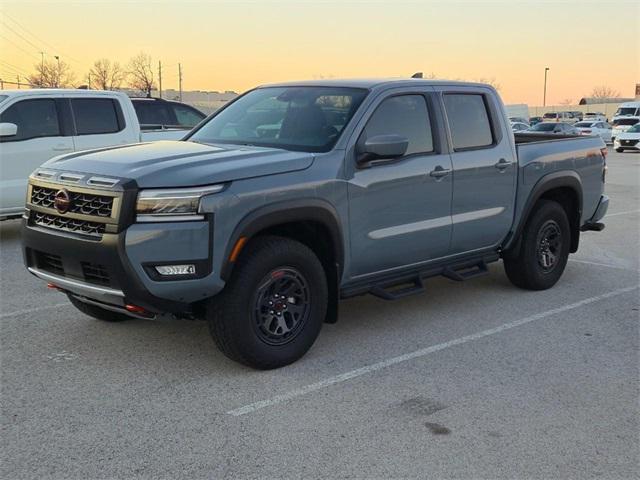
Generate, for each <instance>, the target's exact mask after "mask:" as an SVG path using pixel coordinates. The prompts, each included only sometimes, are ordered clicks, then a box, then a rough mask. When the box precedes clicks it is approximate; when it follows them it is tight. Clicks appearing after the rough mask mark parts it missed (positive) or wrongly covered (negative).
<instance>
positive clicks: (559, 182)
mask: <svg viewBox="0 0 640 480" xmlns="http://www.w3.org/2000/svg"><path fill="white" fill-rule="evenodd" d="M606 152H607V150H606V148H605V145H604V143H603V141H602V139H601V138H600V137H596V136H584V137H581V136H567V135H557V134H553V135H548V134H545V133H536V132H526V133H516V134H515V135H514V134H513V133H512V132H511V129H510V126H509V120H508V118H507V116H506V114H505V111H504V107H503V104H502V102H501V100H500V98H499V96H498V94H497V92H496V91H495V89H494V88H492V87H491V86H489V85H484V84H475V83H462V82H447V81H442V82H438V81H432V80H422V79H407V80H398V79H395V80H349V81H339V80H323V81H314V82H302V83H283V84H276V85H269V86H263V87H259V88H256V89H253V90H251V91H249V92H247V93H245V94H244V95H242V96H240V97H238V98H237V99H236V100H234V101H233V102H231V103H229V104H228V105H226V106H225V107H224V108H222V109H221V110H219V111H218V112H216V113H215V114H214V115H212V116H211V117H209V118H208V120H207V121H205V122H203V123H201V124H200V125H199V126H198V127H196V129H194V131H192V132H191V133H190V134H189V135H188V136H187V137H186V138H185V139H184V140H183V141H165V142H155V143H151V144H143V145H133V146H126V147H115V148H106V149H99V150H95V151H91V152H80V153H70V154H66V155H62V156H59V157H56V158H54V159H52V160H50V161H49V162H47V163H46V164H45V165H43V166H42V167H41V168H39V169H37V170H36V171H35V172H34V173H33V174H32V175H31V178H30V181H29V192H28V197H27V199H28V201H27V205H26V211H25V214H24V218H23V231H22V239H23V248H24V259H25V263H26V267H27V268H28V270H29V271H30V272H31V273H32V274H33V275H35V276H36V277H38V278H40V279H41V280H43V281H44V282H46V283H48V284H49V287H51V288H54V289H58V290H60V291H61V292H62V293H64V294H65V295H67V296H68V298H69V300H70V301H71V303H72V304H73V305H75V306H76V307H77V308H78V309H79V310H80V311H81V312H84V313H86V314H87V315H90V316H92V317H95V318H98V319H101V320H105V321H121V320H125V319H127V318H131V317H136V318H145V319H153V318H157V317H160V316H162V315H165V314H173V315H174V316H176V317H181V318H194V319H204V320H206V321H207V322H208V325H209V329H210V332H211V335H212V337H213V339H214V341H215V343H216V344H217V345H218V347H219V348H220V349H221V351H222V352H224V354H225V355H227V356H228V357H230V358H232V359H234V360H236V361H238V362H241V363H243V364H246V365H249V366H251V367H254V368H259V369H268V368H276V367H281V366H283V365H287V364H290V363H292V362H294V361H296V360H297V359H299V358H300V357H301V356H302V355H304V354H305V352H307V351H308V350H309V348H311V346H312V344H313V343H314V341H315V339H316V337H317V336H318V334H319V332H320V329H321V327H322V324H323V322H336V320H337V318H338V302H339V300H340V299H342V298H347V297H352V296H355V295H363V294H372V295H375V296H377V297H379V298H381V299H385V300H400V299H401V298H403V297H405V296H407V295H411V294H416V293H420V292H422V291H423V290H424V283H425V281H426V279H428V278H429V277H433V276H436V275H443V276H445V277H447V278H449V279H451V280H454V281H465V280H470V279H472V278H474V277H477V276H479V275H485V274H487V273H488V269H487V265H488V264H490V263H491V262H496V261H498V260H500V259H502V260H503V262H504V268H505V270H506V273H507V276H508V278H509V279H510V280H511V282H512V283H513V284H514V285H516V286H518V287H521V288H525V289H530V290H543V289H547V288H550V287H552V286H553V285H554V284H555V283H556V282H557V281H558V280H559V279H560V276H561V275H562V273H563V271H564V269H565V266H566V264H567V259H568V256H569V254H570V253H572V252H575V251H576V250H577V249H578V245H579V239H580V234H581V232H583V231H588V230H592V231H599V230H602V228H604V225H603V224H602V222H601V219H602V218H603V217H604V215H605V213H606V211H607V208H608V204H609V199H608V198H607V196H605V195H604V194H603V191H604V179H605V172H606V162H605V155H606ZM389 320H390V322H392V319H389ZM389 327H390V328H393V326H392V323H390V325H389Z"/></svg>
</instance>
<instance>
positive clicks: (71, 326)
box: [0, 152, 640, 479]
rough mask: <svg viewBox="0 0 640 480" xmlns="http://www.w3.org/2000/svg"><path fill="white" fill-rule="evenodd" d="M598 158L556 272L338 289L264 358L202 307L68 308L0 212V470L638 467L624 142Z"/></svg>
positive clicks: (638, 173) (199, 473)
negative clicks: (25, 256)
mask: <svg viewBox="0 0 640 480" xmlns="http://www.w3.org/2000/svg"><path fill="white" fill-rule="evenodd" d="M608 164H609V175H608V181H607V187H606V189H607V193H608V195H609V196H610V197H611V205H610V209H609V215H608V217H607V218H606V219H605V223H606V225H607V227H606V229H605V230H604V231H603V232H601V233H595V232H589V233H585V234H584V235H583V236H582V238H581V247H580V250H579V251H578V253H577V254H575V255H572V257H571V260H570V263H569V265H568V267H567V270H566V271H565V274H564V276H563V278H562V279H561V281H560V282H559V284H558V285H557V286H556V287H555V288H553V289H551V290H548V291H544V292H528V291H522V290H518V289H516V288H515V287H513V286H511V284H510V283H509V282H508V280H507V278H506V276H505V275H504V273H503V269H502V265H501V264H500V263H496V264H494V265H492V267H491V275H488V276H484V277H481V278H478V279H475V280H471V281H469V282H465V283H462V284H458V283H455V282H452V281H450V280H447V279H444V278H442V279H440V278H438V279H433V280H429V281H428V282H427V293H426V294H424V295H420V296H414V297H410V298H407V299H404V300H401V301H397V302H384V301H382V300H379V299H376V298H374V297H371V296H366V297H359V298H355V299H352V300H349V301H345V302H343V303H342V304H341V316H340V320H339V322H338V323H337V324H335V325H325V326H324V328H323V331H322V333H321V335H320V338H319V340H318V342H317V343H316V345H315V346H314V347H313V349H312V350H311V351H310V352H309V353H308V354H307V356H306V357H304V358H303V359H302V360H301V361H299V362H297V363H296V364H294V365H292V366H289V367H286V368H283V369H280V370H276V371H269V372H257V371H253V370H249V369H247V368H244V367H242V366H240V365H238V364H235V363H233V362H231V361H229V360H227V359H226V358H225V357H224V356H223V355H222V354H220V353H219V352H218V351H217V350H216V349H215V347H214V345H213V342H212V341H211V339H210V337H209V334H208V331H207V328H206V325H205V324H204V323H203V322H189V321H179V320H175V321H174V320H171V321H156V322H152V321H142V320H131V321H130V322H125V323H119V324H109V323H104V322H100V321H98V320H93V319H91V318H89V317H86V316H84V315H83V314H81V313H80V312H78V311H76V310H75V309H74V308H73V307H72V306H71V305H70V304H69V303H68V302H67V300H66V298H65V297H64V296H63V295H61V294H59V293H56V292H53V291H49V290H47V289H46V288H45V285H44V284H43V283H42V282H41V281H38V280H36V278H35V277H32V276H30V275H29V274H28V273H27V272H26V271H25V269H24V268H23V266H22V259H21V255H20V230H19V222H18V221H7V222H2V223H1V224H0V234H1V243H0V262H1V263H0V272H1V278H0V295H1V311H0V319H1V321H2V335H1V339H2V348H1V360H2V363H1V370H2V371H1V374H2V443H3V445H2V467H1V468H2V478H7V479H9V478H11V479H18V478H55V479H57V478H77V479H88V478H115V477H119V478H181V477H187V478H203V477H206V478H222V477H231V476H237V477H242V478H301V477H330V478H336V477H359V478H365V477H366V478H372V477H376V478H389V477H448V478H454V477H455V478H479V477H482V478H542V477H544V478H560V477H562V478H567V477H571V478H591V477H602V478H617V479H618V478H637V475H638V472H639V469H640V466H639V460H638V459H639V458H640V445H639V434H638V432H639V431H640V430H639V415H638V413H639V412H638V398H639V395H640V392H639V356H638V352H639V348H638V347H639V330H638V329H639V322H638V320H639V317H640V314H639V310H638V309H639V301H638V298H639V292H640V290H639V289H638V285H639V283H640V278H639V271H640V251H639V250H640V154H634V153H626V154H618V153H615V152H610V154H609V157H608Z"/></svg>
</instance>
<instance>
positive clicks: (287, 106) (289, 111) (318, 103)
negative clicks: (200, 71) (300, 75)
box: [189, 87, 368, 152]
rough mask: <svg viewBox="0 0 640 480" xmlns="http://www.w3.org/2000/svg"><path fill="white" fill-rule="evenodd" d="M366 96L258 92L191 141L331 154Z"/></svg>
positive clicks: (353, 91)
mask: <svg viewBox="0 0 640 480" xmlns="http://www.w3.org/2000/svg"><path fill="white" fill-rule="evenodd" d="M367 93H368V91H367V90H364V89H359V88H340V87H268V88H258V89H256V90H252V91H251V92H249V93H247V94H246V95H244V96H242V97H240V98H239V99H238V100H236V101H235V102H233V103H232V104H230V105H229V106H228V107H227V108H225V109H224V110H222V111H221V112H220V113H219V114H218V115H216V116H214V117H213V118H212V119H211V120H209V121H208V122H207V123H205V124H204V125H203V126H202V127H201V128H200V129H198V130H197V131H196V132H195V133H194V134H193V135H192V136H191V137H190V138H189V140H191V141H195V142H202V143H232V144H240V145H256V146H264V147H276V148H284V149H287V150H297V151H304V152H327V151H329V150H331V148H332V147H333V145H334V144H335V143H336V141H337V140H338V137H340V134H341V133H342V130H343V129H344V127H345V126H346V125H347V123H348V122H349V120H350V119H351V117H352V116H353V114H354V112H355V111H356V110H357V108H358V107H359V106H360V103H362V100H363V99H364V97H365V96H366V95H367Z"/></svg>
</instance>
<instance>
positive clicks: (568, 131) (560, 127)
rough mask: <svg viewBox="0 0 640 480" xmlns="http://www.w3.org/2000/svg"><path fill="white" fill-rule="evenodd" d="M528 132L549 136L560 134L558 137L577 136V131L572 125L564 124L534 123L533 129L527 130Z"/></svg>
mask: <svg viewBox="0 0 640 480" xmlns="http://www.w3.org/2000/svg"><path fill="white" fill-rule="evenodd" d="M528 131H529V132H544V133H551V134H560V135H577V134H578V130H576V129H575V128H574V127H573V125H569V124H568V123H564V122H559V123H557V122H540V123H536V124H535V125H534V126H533V127H531V128H529V130H528Z"/></svg>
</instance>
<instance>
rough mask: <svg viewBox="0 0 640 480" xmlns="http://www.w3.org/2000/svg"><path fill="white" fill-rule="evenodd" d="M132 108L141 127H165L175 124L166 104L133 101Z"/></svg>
mask: <svg viewBox="0 0 640 480" xmlns="http://www.w3.org/2000/svg"><path fill="white" fill-rule="evenodd" d="M133 108H134V109H135V110H136V115H137V117H138V122H140V125H142V126H149V125H156V126H163V125H165V126H166V125H174V124H175V123H176V121H175V120H174V117H173V115H172V114H171V110H170V107H169V105H168V104H167V103H164V102H157V101H155V100H142V101H134V102H133Z"/></svg>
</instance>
